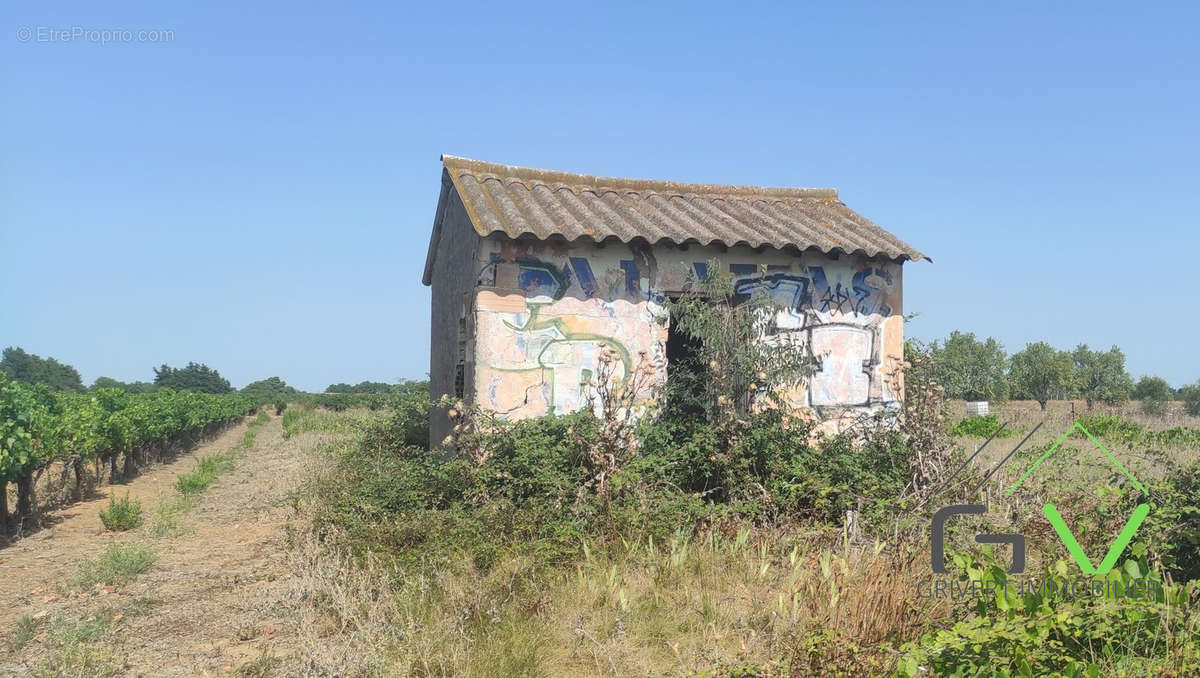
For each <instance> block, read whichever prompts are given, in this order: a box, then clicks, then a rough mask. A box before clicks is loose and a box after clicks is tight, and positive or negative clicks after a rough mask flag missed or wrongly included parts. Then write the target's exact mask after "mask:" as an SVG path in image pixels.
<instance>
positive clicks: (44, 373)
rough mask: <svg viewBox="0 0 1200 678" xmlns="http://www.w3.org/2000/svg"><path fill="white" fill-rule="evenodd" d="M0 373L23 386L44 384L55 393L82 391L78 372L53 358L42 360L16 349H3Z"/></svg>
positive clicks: (81, 381)
mask: <svg viewBox="0 0 1200 678" xmlns="http://www.w3.org/2000/svg"><path fill="white" fill-rule="evenodd" d="M0 372H3V373H4V374H5V375H6V376H8V378H9V379H12V380H13V381H19V382H22V383H25V384H45V385H46V386H48V387H50V388H51V389H53V390H55V391H82V390H83V380H82V379H80V378H79V371H78V370H76V369H75V368H74V367H71V366H70V365H65V364H63V363H60V362H58V361H57V360H55V359H54V358H43V357H41V356H37V355H34V354H32V353H26V352H25V350H24V349H22V348H18V347H12V346H10V347H8V348H6V349H4V357H3V359H0Z"/></svg>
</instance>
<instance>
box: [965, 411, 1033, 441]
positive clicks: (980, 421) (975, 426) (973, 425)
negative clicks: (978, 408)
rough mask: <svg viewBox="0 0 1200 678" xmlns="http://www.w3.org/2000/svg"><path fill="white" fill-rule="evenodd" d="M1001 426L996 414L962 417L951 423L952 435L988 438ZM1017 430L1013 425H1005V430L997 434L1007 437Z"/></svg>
mask: <svg viewBox="0 0 1200 678" xmlns="http://www.w3.org/2000/svg"><path fill="white" fill-rule="evenodd" d="M999 428H1000V420H999V419H997V418H996V415H994V414H983V415H975V416H973V417H967V418H966V419H961V420H959V421H958V422H955V423H953V424H951V425H950V435H952V436H975V437H976V438H987V437H989V436H991V435H992V434H993V433H996V430H997V429H999ZM1016 433H1017V432H1016V430H1015V429H1013V428H1012V427H1009V426H1005V427H1004V430H1003V431H1000V433H997V434H996V437H997V438H1007V437H1009V436H1012V435H1016Z"/></svg>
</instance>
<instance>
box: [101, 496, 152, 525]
mask: <svg viewBox="0 0 1200 678" xmlns="http://www.w3.org/2000/svg"><path fill="white" fill-rule="evenodd" d="M100 522H101V523H103V524H104V529H106V530H112V531H113V532H123V531H125V530H132V529H134V528H136V527H139V526H141V524H142V503H141V502H140V501H135V500H132V499H130V498H129V493H128V492H126V493H125V496H124V498H122V499H117V498H116V497H115V496H112V495H109V497H108V508H107V509H100Z"/></svg>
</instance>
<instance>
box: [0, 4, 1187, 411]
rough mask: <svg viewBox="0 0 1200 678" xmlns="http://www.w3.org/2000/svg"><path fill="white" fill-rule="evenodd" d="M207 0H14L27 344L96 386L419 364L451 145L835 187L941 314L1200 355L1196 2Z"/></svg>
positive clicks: (3, 326) (17, 244) (5, 168)
mask: <svg viewBox="0 0 1200 678" xmlns="http://www.w3.org/2000/svg"><path fill="white" fill-rule="evenodd" d="M188 4H189V5H194V6H184V3H164V2H153V3H151V2H145V3H97V2H90V1H89V2H53V3H48V2H16V3H5V6H4V8H3V9H0V17H2V18H3V27H4V29H3V30H4V35H3V37H0V69H2V71H0V73H2V77H3V83H2V84H3V92H4V95H3V104H2V105H0V135H2V137H0V143H2V147H3V150H2V151H0V251H2V252H3V259H2V261H3V263H2V264H0V344H2V345H19V346H22V347H24V348H26V349H27V350H29V351H31V352H34V353H38V354H40V355H52V356H55V357H57V358H59V359H61V360H64V361H66V362H69V363H71V364H74V365H75V366H77V367H78V368H79V369H80V371H81V372H82V373H83V376H84V379H85V381H87V382H90V381H92V380H93V379H95V378H96V377H98V376H101V375H108V376H112V377H116V378H119V379H125V380H132V379H150V378H152V376H153V375H152V372H151V367H152V366H154V365H157V364H161V363H163V362H168V363H171V364H181V363H186V362H187V361H189V360H195V361H203V362H207V363H208V364H210V365H211V366H213V367H216V368H217V369H219V370H220V371H221V372H222V374H224V375H225V376H226V377H228V378H229V379H230V380H231V381H233V383H234V384H235V385H237V386H240V385H243V384H245V383H246V382H248V381H251V380H254V379H259V378H263V377H267V376H271V375H279V376H281V377H283V378H284V379H286V380H287V381H289V382H290V383H293V384H294V385H297V386H299V387H303V388H306V389H322V388H324V387H325V386H326V385H327V384H329V383H330V382H336V381H349V382H356V381H359V380H363V379H372V380H384V381H390V380H394V379H396V378H398V377H408V378H421V377H423V376H424V374H425V372H426V371H427V369H428V349H429V330H428V326H429V291H428V288H426V287H424V286H422V285H421V283H420V277H421V267H422V264H423V262H424V258H425V249H426V244H427V242H428V237H429V230H430V227H431V224H432V221H433V213H434V207H435V204H436V202H437V196H438V188H439V177H440V171H441V170H440V165H439V163H438V156H439V154H440V153H443V152H445V153H452V154H455V155H464V156H468V157H473V158H479V159H483V160H490V161H496V162H504V163H511V164H524V165H532V166H537V167H548V168H553V169H563V170H573V171H582V172H589V173H595V174H606V175H619V176H635V177H649V178H662V179H676V180H681V181H704V182H721V183H745V184H769V185H797V186H835V187H837V188H838V189H840V191H841V195H842V199H843V200H844V201H845V202H846V203H847V204H849V205H850V206H851V207H852V208H854V209H855V210H857V211H859V212H861V213H862V214H864V215H866V216H867V217H869V218H871V219H873V220H874V221H876V222H877V223H879V224H880V225H882V226H883V227H884V228H886V229H888V230H891V231H892V232H894V233H896V234H897V235H899V236H900V237H901V238H903V239H905V240H907V241H908V242H910V243H911V244H913V245H914V246H916V247H918V248H920V249H922V250H924V251H926V252H928V253H929V254H930V255H931V256H932V257H933V258H934V261H935V263H933V264H928V263H917V264H908V265H906V267H905V306H906V309H905V310H906V311H910V312H911V311H916V312H920V314H921V316H920V317H919V318H918V319H917V320H916V321H915V322H913V323H912V324H911V325H910V326H909V333H910V335H914V336H917V337H921V338H926V339H930V338H937V337H942V336H944V335H945V334H947V333H948V332H949V331H950V330H952V329H956V328H958V329H964V330H972V331H974V332H976V333H978V334H981V335H994V336H996V337H997V338H998V339H1000V340H1001V341H1002V342H1003V343H1004V344H1005V346H1006V347H1007V348H1008V349H1009V350H1010V351H1013V350H1016V349H1019V348H1020V347H1021V346H1023V345H1024V344H1025V343H1026V342H1028V341H1031V340H1038V339H1045V340H1048V341H1050V342H1051V343H1053V344H1055V345H1057V346H1059V347H1061V348H1070V347H1072V346H1074V345H1075V344H1077V343H1079V342H1087V343H1089V344H1091V345H1093V346H1100V347H1107V346H1109V345H1111V344H1118V345H1120V346H1121V347H1122V348H1123V349H1124V350H1125V351H1126V353H1127V355H1128V366H1129V369H1130V371H1131V372H1132V373H1133V374H1134V375H1135V376H1138V375H1141V374H1145V373H1154V374H1160V375H1162V376H1164V377H1166V378H1167V379H1168V380H1169V381H1170V382H1172V384H1174V385H1176V386H1178V385H1181V384H1183V383H1185V382H1191V381H1193V380H1195V379H1197V378H1200V360H1197V352H1198V351H1200V346H1198V345H1197V341H1196V338H1197V336H1200V301H1198V299H1200V275H1198V274H1197V271H1196V269H1195V264H1196V261H1197V256H1198V253H1200V234H1198V233H1200V231H1198V229H1197V220H1198V218H1200V217H1198V216H1197V215H1200V190H1198V189H1200V161H1198V159H1200V129H1198V124H1200V41H1198V40H1197V39H1196V31H1197V26H1200V11H1198V10H1197V8H1196V6H1195V5H1190V6H1189V5H1187V4H1184V3H1180V4H1178V5H1175V6H1171V5H1158V6H1157V7H1155V8H1151V7H1135V6H1134V5H1130V4H1128V3H1124V4H1121V5H1111V6H1108V7H1103V6H1100V5H1097V4H1095V3H1075V4H1072V5H1067V4H1062V3H1056V5H1058V6H1056V7H1054V8H1052V9H1047V8H1044V7H1041V6H1040V5H1042V4H1043V3H1029V4H1027V5H1023V6H1017V5H1011V4H1010V3H973V4H972V6H970V7H967V6H965V5H964V4H963V3H947V4H945V5H940V6H938V5H925V6H920V7H918V6H912V5H909V4H908V3H881V4H879V5H858V6H854V7H849V6H845V7H843V6H839V7H836V8H834V7H833V5H841V4H842V3H821V4H816V3H814V4H812V5H810V6H807V7H805V6H801V5H800V4H799V3H791V4H789V5H788V6H787V7H786V8H785V7H781V6H771V5H766V4H763V5H757V4H744V3H743V4H737V3H721V4H719V5H712V6H707V5H703V4H699V3H695V2H689V3H686V4H680V5H677V6H674V7H667V6H657V7H651V6H648V5H647V4H644V3H631V4H628V5H618V4H615V3H614V4H611V5H607V6H606V5H604V4H603V3H563V2H557V3H552V4H547V5H535V4H533V3H512V2H499V3H498V2H489V3H486V4H483V5H478V6H470V5H468V4H466V3H462V2H456V3H450V4H446V3H432V2H426V3H418V4H415V5H413V6H411V7H401V6H400V5H399V4H396V3H379V4H359V5H355V6H351V5H350V4H347V3H328V4H323V5H310V4H308V3H295V2H287V3H282V2H281V3H258V4H257V6H256V7H255V8H254V9H251V8H250V5H249V4H246V3H241V2H236V3H226V2H205V3H188ZM75 26H79V27H81V28H85V29H96V30H100V29H129V30H131V31H134V32H136V31H139V30H157V29H163V30H173V31H174V38H173V40H171V41H169V42H165V43H154V44H152V43H145V42H137V41H136V40H135V41H134V42H131V43H115V44H113V43H110V44H98V43H97V42H93V41H88V40H87V39H86V38H84V37H80V38H77V39H74V40H71V41H67V42H63V41H58V42H44V41H41V42H40V41H39V40H38V37H39V36H38V35H37V34H34V35H33V36H32V37H31V39H30V40H29V41H25V42H23V41H21V40H20V37H21V35H19V31H20V29H21V27H29V28H30V29H31V30H32V31H37V30H38V29H39V28H43V29H45V28H55V29H65V30H68V31H69V30H70V29H71V28H73V27H75ZM43 37H44V36H43Z"/></svg>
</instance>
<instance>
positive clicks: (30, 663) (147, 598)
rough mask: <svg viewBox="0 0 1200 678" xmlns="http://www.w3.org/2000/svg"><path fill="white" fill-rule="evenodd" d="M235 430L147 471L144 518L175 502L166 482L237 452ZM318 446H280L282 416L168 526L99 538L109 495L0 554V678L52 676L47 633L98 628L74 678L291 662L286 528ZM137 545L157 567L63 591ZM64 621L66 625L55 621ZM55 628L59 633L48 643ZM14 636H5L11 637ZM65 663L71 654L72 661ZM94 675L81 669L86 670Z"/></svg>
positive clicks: (240, 669)
mask: <svg viewBox="0 0 1200 678" xmlns="http://www.w3.org/2000/svg"><path fill="white" fill-rule="evenodd" d="M246 428H247V426H246V424H242V425H240V426H236V427H233V428H231V429H230V430H228V431H226V432H225V433H223V434H222V435H221V436H219V437H218V438H217V439H215V440H213V441H212V442H210V443H208V444H206V445H203V446H201V447H200V448H198V449H197V450H196V451H195V452H194V453H192V454H189V455H187V456H184V457H181V458H179V459H177V460H175V461H173V462H171V463H169V464H165V465H162V466H159V467H157V468H154V469H152V470H150V471H149V472H147V473H146V474H145V475H142V476H139V477H138V478H136V479H134V480H133V481H131V482H130V483H128V484H126V485H118V486H116V488H112V489H113V490H115V491H116V492H117V493H118V495H119V496H120V495H124V493H125V492H126V491H128V492H129V493H130V496H131V497H133V498H135V499H139V500H141V502H142V505H143V509H144V512H145V513H146V514H147V523H148V524H149V523H152V522H154V521H153V520H152V517H153V514H154V512H155V506H156V505H159V504H160V503H163V502H171V501H178V497H179V493H178V492H177V491H176V490H175V489H174V482H175V478H176V477H178V476H179V475H180V474H183V473H187V472H189V471H191V470H192V469H193V467H194V465H195V461H194V460H195V458H196V457H199V456H203V455H207V454H213V453H223V452H226V451H228V450H230V449H231V448H233V447H235V446H236V445H237V443H238V442H239V441H240V440H241V439H242V436H243V434H244V432H245V431H246ZM314 447H315V445H314V444H313V441H312V440H311V439H310V436H301V437H299V438H296V439H292V440H285V439H284V438H283V435H282V428H281V425H280V420H279V418H272V419H271V420H270V421H269V422H267V423H265V424H263V425H262V426H261V427H258V429H257V435H256V438H255V442H254V444H253V446H252V447H251V448H250V449H249V450H246V451H243V452H241V453H239V455H238V457H237V459H236V462H235V465H234V468H233V469H232V470H230V471H227V472H226V473H224V474H222V475H221V476H219V477H218V478H217V480H216V481H215V482H214V483H213V484H212V485H211V486H210V487H209V488H208V489H207V490H206V491H205V492H204V493H203V494H201V495H200V496H199V499H198V500H197V501H196V502H195V503H194V505H191V506H190V507H188V508H186V509H185V510H183V511H181V512H178V513H177V516H176V520H175V522H174V527H173V528H172V529H170V530H166V533H165V534H163V533H161V531H159V532H158V533H156V531H155V530H153V529H151V528H150V527H149V526H147V527H144V528H142V529H139V530H135V531H132V532H129V533H121V534H112V533H103V532H102V529H101V525H100V521H99V518H98V517H97V511H98V510H99V509H100V508H101V507H102V506H105V505H106V504H107V498H101V499H96V500H94V501H87V502H83V503H79V504H75V505H72V506H69V507H66V508H64V509H61V510H60V511H58V512H57V513H58V514H59V515H58V516H56V518H57V519H58V520H59V521H60V522H58V523H57V524H56V525H54V526H53V527H52V528H48V529H45V530H43V531H41V532H39V533H36V534H34V535H32V536H31V537H28V538H26V539H24V540H22V541H20V542H18V543H16V544H14V545H11V546H9V547H8V548H5V549H0V599H2V600H4V601H6V603H5V605H4V608H3V612H0V675H52V674H53V673H55V672H60V671H62V669H61V668H56V669H55V670H54V671H49V672H48V671H47V666H55V664H54V662H55V661H60V662H61V661H62V660H63V657H62V655H63V652H64V651H70V650H69V648H68V649H67V650H64V647H65V642H66V641H59V642H56V639H58V638H60V637H62V635H63V634H62V632H61V631H56V630H55V629H56V628H67V627H72V624H74V625H75V626H78V627H82V625H85V624H87V623H88V622H89V621H94V620H97V619H99V620H101V621H100V622H99V623H98V625H99V627H100V629H101V630H100V631H99V632H98V633H97V634H96V635H95V637H87V636H86V634H85V637H84V641H83V645H82V648H83V650H82V651H86V652H93V654H94V655H95V657H93V658H92V659H91V660H88V659H87V658H84V659H81V660H79V663H80V664H82V667H81V668H84V669H85V670H80V671H79V672H78V675H104V676H107V675H121V676H206V675H231V674H233V673H234V672H237V673H238V674H239V675H267V674H270V673H272V672H273V671H270V670H265V671H263V672H261V673H258V672H249V673H248V669H271V668H272V667H274V671H275V672H277V671H279V670H280V669H282V667H283V666H285V665H291V664H293V662H294V661H295V660H296V659H299V657H298V656H296V642H295V634H296V629H295V619H296V616H297V615H296V603H295V602H294V601H291V600H290V599H291V598H292V596H289V594H288V590H289V589H288V586H289V582H288V579H289V576H290V573H289V570H288V566H287V559H286V551H285V530H286V526H287V525H288V523H289V521H293V520H299V518H298V517H297V516H296V514H295V511H294V510H293V509H292V508H291V507H290V502H289V499H288V498H289V494H290V493H291V491H292V490H294V489H296V488H297V487H298V486H299V485H300V484H301V483H302V482H303V480H304V478H305V477H306V473H307V472H308V469H309V463H308V462H309V461H310V460H311V456H312V452H313V450H314ZM114 542H116V543H124V544H142V545H146V546H149V547H150V548H152V549H153V550H154V552H155V556H156V558H155V562H154V564H153V565H152V566H151V567H150V568H149V569H148V570H146V571H145V572H143V573H142V574H141V575H140V576H138V577H137V578H136V579H135V580H134V581H132V582H130V583H127V584H123V585H119V586H116V587H115V588H114V589H113V590H112V591H107V590H105V589H104V588H102V587H101V588H93V589H92V590H90V591H86V592H80V591H79V590H77V588H76V589H74V590H72V587H71V586H70V582H71V580H72V579H73V578H75V576H76V573H77V572H78V568H79V564H80V562H81V561H83V560H84V559H85V558H92V557H96V556H97V555H98V554H100V553H102V552H103V551H104V550H105V548H106V547H107V546H108V545H109V544H112V543H114ZM22 618H25V619H24V622H23V623H24V624H26V625H27V626H28V625H29V619H30V618H32V619H35V620H36V621H35V622H34V626H33V631H32V632H30V633H27V634H26V635H27V636H32V640H29V639H26V640H25V642H24V643H23V647H17V646H18V645H21V644H22V643H21V642H20V641H16V644H15V645H14V640H12V639H13V638H14V637H19V636H20V632H19V630H18V627H19V626H20V624H21V623H22V622H21V621H20V620H22ZM64 620H66V621H64ZM56 633H57V635H56ZM14 634H15V636H14ZM68 659H70V657H68ZM88 667H90V668H88Z"/></svg>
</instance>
